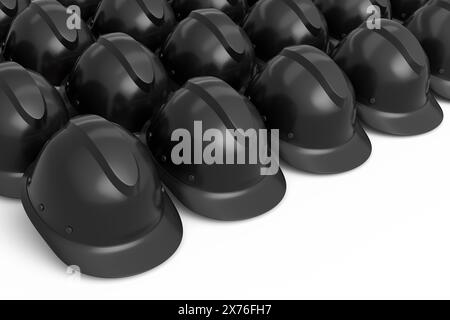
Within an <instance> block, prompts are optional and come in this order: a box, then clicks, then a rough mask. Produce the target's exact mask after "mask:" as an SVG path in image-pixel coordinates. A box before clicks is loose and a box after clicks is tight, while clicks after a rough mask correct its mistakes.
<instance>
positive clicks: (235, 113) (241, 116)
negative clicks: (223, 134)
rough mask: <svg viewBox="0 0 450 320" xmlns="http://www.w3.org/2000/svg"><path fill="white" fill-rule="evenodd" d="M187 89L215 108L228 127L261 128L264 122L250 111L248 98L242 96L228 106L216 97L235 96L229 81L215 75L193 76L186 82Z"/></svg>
mask: <svg viewBox="0 0 450 320" xmlns="http://www.w3.org/2000/svg"><path fill="white" fill-rule="evenodd" d="M184 88H185V89H187V90H189V91H192V92H193V93H194V94H196V95H197V96H199V97H200V98H201V99H202V100H204V101H205V103H206V104H207V105H208V106H209V107H211V109H213V111H214V112H215V113H216V114H217V116H218V117H219V118H220V119H221V121H223V123H224V124H225V126H226V127H227V128H228V129H243V130H247V129H250V128H253V129H254V128H259V127H261V125H262V123H257V122H255V118H254V115H253V114H252V113H251V112H249V110H248V105H246V103H247V98H246V97H243V96H240V97H239V98H240V99H235V101H234V102H233V103H229V104H227V106H226V108H224V106H223V105H222V104H221V103H220V102H219V101H218V100H217V99H216V98H215V97H220V96H222V95H228V96H229V97H233V96H234V94H235V91H234V89H233V88H232V87H231V86H229V85H228V84H227V83H225V82H223V81H221V80H219V79H217V78H214V77H200V78H193V79H190V80H188V81H187V82H186V84H185V86H184Z"/></svg>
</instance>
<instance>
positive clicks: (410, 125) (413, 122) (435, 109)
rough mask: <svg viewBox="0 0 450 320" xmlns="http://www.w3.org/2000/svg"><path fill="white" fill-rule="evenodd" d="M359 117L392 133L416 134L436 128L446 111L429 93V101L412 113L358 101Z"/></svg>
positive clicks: (377, 128)
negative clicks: (371, 105) (386, 110)
mask: <svg viewBox="0 0 450 320" xmlns="http://www.w3.org/2000/svg"><path fill="white" fill-rule="evenodd" d="M358 112H359V117H360V118H361V119H362V120H363V122H364V123H365V124H367V125H368V126H369V127H371V128H373V129H375V130H377V131H380V132H383V133H387V134H391V135H397V136H414V135H419V134H423V133H427V132H429V131H432V130H434V129H436V128H437V127H438V126H439V125H440V124H441V123H442V120H443V119H444V113H443V112H442V109H441V107H440V106H439V104H438V102H437V101H436V98H435V97H434V96H433V95H432V94H431V93H430V94H428V99H427V103H426V104H425V105H424V106H423V107H422V108H420V109H417V110H415V111H413V112H410V113H391V112H385V111H380V110H377V109H375V108H373V107H369V106H366V105H364V104H360V103H358Z"/></svg>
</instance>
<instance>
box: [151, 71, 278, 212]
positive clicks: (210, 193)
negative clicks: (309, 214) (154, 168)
mask: <svg viewBox="0 0 450 320" xmlns="http://www.w3.org/2000/svg"><path fill="white" fill-rule="evenodd" d="M198 124H200V126H202V127H200V129H199V126H198ZM201 128H204V130H205V132H206V130H208V129H213V130H219V131H220V133H221V136H222V138H220V139H216V138H214V140H213V141H211V142H212V143H208V142H206V141H205V140H203V139H202V136H201V135H202V134H203V132H201V131H202V130H201ZM180 129H181V130H184V131H187V132H188V133H189V136H190V138H189V139H188V142H192V144H191V145H192V146H193V147H192V149H191V152H190V153H187V154H186V155H183V156H187V157H188V159H189V160H188V161H187V162H183V163H176V162H175V161H174V158H173V156H172V153H173V152H174V150H175V146H176V145H177V144H179V142H178V141H176V139H172V136H173V133H174V132H177V131H178V130H180ZM239 129H241V130H243V131H244V132H247V131H248V130H250V129H251V130H254V132H256V133H259V132H260V130H265V129H266V128H265V126H264V123H263V120H262V119H261V117H260V115H259V114H258V112H257V110H256V108H255V107H254V106H253V105H252V104H251V103H250V102H249V101H248V99H246V98H245V97H243V96H241V95H240V94H239V93H238V92H236V91H235V90H234V89H233V88H232V87H230V86H229V85H228V84H226V83H225V82H223V81H222V80H220V79H218V78H213V77H202V78H194V79H191V80H189V81H188V82H187V83H186V84H185V85H184V86H183V87H182V88H181V89H179V90H178V91H177V92H175V94H174V95H173V97H172V98H171V99H170V101H169V102H168V103H167V104H166V106H165V107H164V108H163V109H161V112H160V114H159V115H158V116H157V117H155V119H154V120H153V121H152V123H151V124H150V125H149V127H148V129H147V132H146V133H147V134H146V136H147V144H148V145H149V147H150V149H151V151H152V154H153V155H154V157H155V158H156V160H157V161H158V162H159V168H160V172H161V177H162V179H163V181H164V183H165V184H166V185H167V187H168V188H169V189H170V190H171V191H172V192H173V193H174V195H175V196H176V197H177V198H178V199H179V200H180V201H181V202H182V203H183V204H184V205H185V206H186V207H187V208H189V209H191V210H192V211H194V212H197V213H199V214H202V215H204V216H207V217H210V218H213V219H218V220H242V219H248V218H252V217H255V216H258V215H261V214H263V213H265V212H267V211H269V210H271V209H272V208H274V207H275V206H276V205H277V204H278V203H279V202H280V201H281V200H282V198H283V196H284V194H285V191H286V182H285V180H284V176H283V173H282V172H281V170H279V163H278V159H275V161H276V163H275V167H276V169H277V170H274V172H273V174H270V175H262V174H261V172H262V168H263V167H264V165H265V164H264V165H263V164H261V163H260V162H258V163H256V162H255V163H251V162H250V161H249V160H248V158H246V161H244V162H243V163H241V164H239V163H237V161H235V162H232V163H230V162H227V161H228V159H229V158H228V155H230V154H231V155H232V159H235V158H236V157H237V155H238V154H239V152H243V154H245V155H247V154H249V153H250V148H244V147H243V144H241V143H240V142H239V140H238V139H237V138H235V139H233V135H232V134H231V133H230V131H231V130H233V131H237V130H239ZM198 131H200V132H198ZM149 133H151V136H150V134H149ZM238 134H239V133H238ZM230 137H231V139H230ZM267 139H268V136H266V137H265V138H264V139H261V138H260V139H259V140H258V141H257V142H256V143H255V144H254V145H252V146H258V145H259V147H258V150H256V151H258V152H260V151H261V150H263V148H262V147H261V146H268V143H267ZM211 145H213V146H214V150H217V149H218V150H221V151H223V152H221V159H220V160H221V161H222V162H221V163H218V162H214V163H205V162H204V161H203V160H202V158H200V160H201V161H197V160H196V157H197V156H200V157H201V156H202V155H203V151H204V150H206V146H209V147H211ZM203 147H205V148H204V149H203ZM198 149H200V150H198ZM184 152H185V150H183V153H184ZM186 152H187V151H186ZM233 155H234V156H233ZM225 157H227V158H226V159H227V160H225V159H222V158H225ZM273 164H274V163H272V165H273Z"/></svg>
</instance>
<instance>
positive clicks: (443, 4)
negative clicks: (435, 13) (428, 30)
mask: <svg viewBox="0 0 450 320" xmlns="http://www.w3.org/2000/svg"><path fill="white" fill-rule="evenodd" d="M430 3H431V4H432V5H434V6H437V7H440V8H442V9H445V10H447V11H450V2H448V1H445V0H436V1H431V2H430Z"/></svg>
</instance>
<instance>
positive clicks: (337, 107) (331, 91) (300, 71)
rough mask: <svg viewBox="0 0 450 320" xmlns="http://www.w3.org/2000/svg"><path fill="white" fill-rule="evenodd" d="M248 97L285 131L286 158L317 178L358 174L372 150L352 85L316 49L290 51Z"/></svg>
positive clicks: (283, 149) (270, 65) (267, 69)
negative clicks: (355, 172)
mask: <svg viewBox="0 0 450 320" xmlns="http://www.w3.org/2000/svg"><path fill="white" fill-rule="evenodd" d="M247 95H248V96H249V97H250V99H251V101H252V103H253V104H254V105H255V106H256V107H257V108H258V111H259V113H260V114H261V115H263V117H264V119H265V120H266V124H267V127H269V128H270V129H278V130H280V139H281V141H280V154H281V158H282V159H283V160H284V161H286V162H287V163H288V164H289V165H291V166H293V167H295V168H297V169H300V170H303V171H307V172H311V173H320V174H322V173H326V174H329V173H339V172H344V171H348V170H351V169H354V168H356V167H358V166H360V165H361V164H363V163H364V162H365V161H366V160H367V159H368V158H369V156H370V154H371V151H372V146H371V143H370V141H369V138H368V137H367V135H366V133H365V132H364V130H363V129H362V128H361V126H360V124H359V123H358V121H357V119H356V106H355V96H354V91H353V88H352V85H351V84H350V81H349V80H348V79H347V77H346V76H345V74H344V73H343V72H342V71H341V69H339V67H338V66H337V65H336V64H335V63H334V61H333V60H332V59H331V58H330V57H328V56H327V55H326V54H325V53H324V52H322V51H320V50H319V49H317V48H314V47H312V46H295V47H288V48H285V49H284V50H283V51H282V52H281V53H280V54H279V55H278V56H276V57H275V58H273V59H272V60H271V61H269V63H268V64H267V66H266V67H265V69H264V70H263V71H262V72H261V73H260V74H259V75H258V76H257V77H256V78H255V79H254V81H253V82H252V83H251V84H250V86H249V88H248V90H247Z"/></svg>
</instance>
